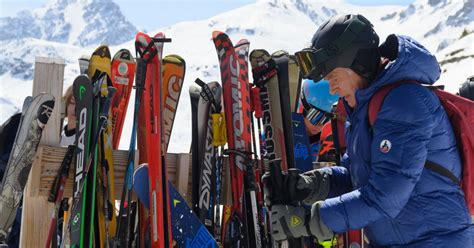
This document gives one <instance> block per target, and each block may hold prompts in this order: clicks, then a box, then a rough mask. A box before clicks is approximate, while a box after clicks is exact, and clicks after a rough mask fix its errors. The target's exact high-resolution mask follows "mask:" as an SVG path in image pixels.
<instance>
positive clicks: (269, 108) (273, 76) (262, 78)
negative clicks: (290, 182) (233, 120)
mask: <svg viewBox="0 0 474 248" xmlns="http://www.w3.org/2000/svg"><path fill="white" fill-rule="evenodd" d="M250 64H251V65H252V72H253V79H254V83H253V84H254V85H255V86H256V87H258V91H259V94H260V95H259V96H260V103H261V109H262V125H263V131H264V134H265V149H266V158H265V159H267V160H273V159H276V158H281V159H282V167H283V168H284V169H286V168H288V166H287V163H286V149H285V136H284V130H283V120H282V117H281V109H280V104H279V102H280V92H279V88H278V76H277V74H278V70H277V68H276V64H275V61H274V60H273V59H272V57H271V56H270V54H269V53H268V52H267V51H266V50H263V49H256V50H253V51H252V52H251V53H250ZM270 89H271V90H270Z"/></svg>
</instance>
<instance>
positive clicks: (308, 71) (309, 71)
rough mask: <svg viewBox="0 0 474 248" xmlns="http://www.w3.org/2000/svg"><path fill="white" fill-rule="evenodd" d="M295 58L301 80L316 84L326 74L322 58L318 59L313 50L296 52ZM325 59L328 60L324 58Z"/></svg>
mask: <svg viewBox="0 0 474 248" xmlns="http://www.w3.org/2000/svg"><path fill="white" fill-rule="evenodd" d="M295 57H296V62H297V63H298V66H299V68H300V73H301V76H303V78H309V79H313V80H314V81H315V82H318V81H319V80H321V79H322V78H323V77H324V76H325V75H326V74H327V73H328V71H327V70H326V66H325V64H324V63H323V61H324V60H323V58H320V59H318V51H317V50H316V49H314V48H305V49H303V50H301V51H299V52H296V53H295ZM326 59H329V58H327V57H326Z"/></svg>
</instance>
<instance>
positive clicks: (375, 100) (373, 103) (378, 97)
mask: <svg viewBox="0 0 474 248" xmlns="http://www.w3.org/2000/svg"><path fill="white" fill-rule="evenodd" d="M406 83H416V82H413V81H401V82H396V83H392V84H387V85H384V86H382V87H380V89H378V90H377V91H376V92H375V93H374V95H372V98H370V101H369V110H368V111H369V113H368V115H369V125H370V126H371V127H373V126H374V123H375V120H377V115H378V114H379V111H380V108H381V107H382V103H383V100H384V99H385V96H387V94H388V93H389V92H390V91H391V90H392V89H394V88H396V87H398V86H400V85H402V84H406Z"/></svg>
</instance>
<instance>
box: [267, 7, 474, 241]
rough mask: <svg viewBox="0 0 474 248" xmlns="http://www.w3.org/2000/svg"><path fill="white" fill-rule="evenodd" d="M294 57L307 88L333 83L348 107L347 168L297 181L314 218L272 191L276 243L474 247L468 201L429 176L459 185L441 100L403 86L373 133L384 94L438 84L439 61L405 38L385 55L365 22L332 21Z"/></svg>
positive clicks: (388, 45)
mask: <svg viewBox="0 0 474 248" xmlns="http://www.w3.org/2000/svg"><path fill="white" fill-rule="evenodd" d="M296 56H297V59H298V63H299V65H300V69H301V71H302V74H303V76H304V77H305V78H310V79H312V80H314V81H315V82H317V81H319V80H321V79H322V78H325V79H326V80H328V81H329V83H330V89H329V90H330V92H331V93H332V94H338V95H339V96H340V97H342V98H343V99H344V104H345V108H346V111H347V115H348V117H347V121H346V142H347V145H348V146H347V152H346V154H345V155H344V157H343V159H342V161H341V166H336V167H331V168H323V169H318V170H315V171H311V172H310V173H306V174H301V175H298V176H297V177H296V178H297V179H296V180H297V183H296V184H293V185H296V186H295V189H293V192H296V193H294V195H293V200H304V202H306V203H309V204H312V209H311V211H307V210H305V208H304V207H298V206H294V205H284V203H282V202H277V201H273V202H271V201H272V199H274V197H272V194H271V191H270V197H269V200H270V202H271V203H272V204H273V206H272V208H271V210H272V213H271V220H272V224H273V225H272V228H273V237H274V239H275V240H285V239H288V238H294V237H301V236H316V237H317V238H318V239H319V240H327V239H331V238H332V237H333V235H334V233H343V232H346V231H348V230H349V229H360V228H364V230H365V234H366V236H367V238H368V240H369V242H370V245H371V246H373V247H474V246H473V243H472V239H473V238H472V236H473V233H474V231H473V229H474V228H473V224H472V220H471V216H470V215H469V212H468V210H467V207H466V203H465V200H464V194H463V191H462V190H461V189H460V187H459V186H458V185H456V184H454V183H453V182H452V181H451V180H450V179H449V178H447V177H445V176H442V175H440V174H438V173H436V172H434V171H432V170H429V169H426V168H425V167H424V165H425V162H426V161H427V160H429V161H434V162H436V163H438V164H440V165H442V166H443V167H445V168H446V169H448V170H449V171H451V172H452V173H453V174H454V175H456V176H457V177H458V178H460V177H461V168H462V167H461V161H460V155H459V151H458V149H457V147H456V138H455V136H454V133H453V130H452V127H451V124H450V121H449V119H448V117H447V115H446V112H445V110H444V109H443V107H442V105H441V104H440V102H439V99H438V98H437V96H436V95H435V94H434V93H432V92H431V91H430V90H429V89H426V88H425V87H423V86H422V85H420V84H402V85H400V86H398V87H396V88H394V89H393V90H391V91H390V93H389V94H388V95H387V96H386V97H385V99H384V102H383V103H382V106H381V109H380V111H379V113H378V116H377V120H376V122H375V123H374V125H373V126H372V127H371V126H370V125H369V123H368V116H367V114H368V109H367V107H368V103H369V100H370V98H371V96H372V95H373V94H374V93H375V92H376V91H377V89H379V88H380V87H382V86H383V85H387V84H391V83H396V82H399V81H403V80H415V81H418V82H422V83H423V84H427V85H431V84H433V83H434V82H435V81H436V80H437V79H438V78H439V75H440V68H439V65H438V62H437V61H436V58H435V57H434V56H433V55H432V54H430V53H429V52H428V51H427V50H426V49H425V48H424V47H423V46H422V45H420V44H419V43H417V42H416V41H415V40H413V39H411V38H410V37H406V36H398V35H390V36H388V38H387V40H386V41H385V42H384V44H382V45H381V46H380V47H379V38H378V36H377V34H376V33H375V31H374V30H373V27H372V25H371V24H370V22H369V21H368V20H367V19H365V18H364V17H363V16H361V15H343V16H336V17H333V18H331V19H329V20H328V21H327V22H325V23H324V24H323V25H322V26H321V27H320V28H319V29H318V30H317V31H316V33H315V35H314V36H313V39H312V46H311V47H310V48H306V49H304V50H302V51H300V52H298V53H296ZM289 181H291V180H285V182H286V183H288V182H289ZM288 187H292V186H291V184H288ZM267 190H268V189H267ZM290 191H291V190H290ZM275 193H276V192H275ZM273 196H275V195H273Z"/></svg>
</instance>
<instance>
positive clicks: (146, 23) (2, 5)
mask: <svg viewBox="0 0 474 248" xmlns="http://www.w3.org/2000/svg"><path fill="white" fill-rule="evenodd" d="M49 1H52V0H0V17H5V16H14V15H15V14H16V13H17V12H19V11H21V10H23V9H34V8H38V7H41V6H42V5H44V4H46V3H47V2H49ZM413 1H414V0H385V1H380V0H346V2H348V3H352V4H357V5H408V4H410V3H412V2H413ZM115 2H116V3H117V4H118V5H119V6H120V9H121V10H122V13H123V14H124V15H125V16H126V18H127V19H128V20H129V21H130V22H131V23H133V24H134V25H135V26H137V28H138V29H140V30H142V31H150V30H153V29H157V28H161V27H166V26H169V25H172V24H175V23H177V22H181V21H194V20H202V19H207V18H209V17H212V16H215V15H217V14H219V13H222V12H225V11H228V10H232V9H235V8H238V7H241V6H244V5H246V4H249V3H252V2H255V0H174V1H173V0H115ZM157 17H158V18H157Z"/></svg>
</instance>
